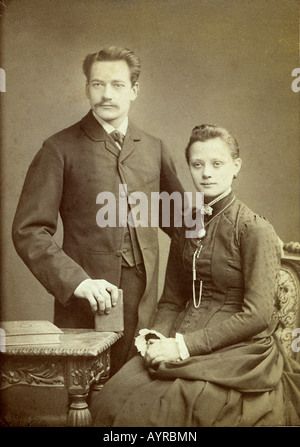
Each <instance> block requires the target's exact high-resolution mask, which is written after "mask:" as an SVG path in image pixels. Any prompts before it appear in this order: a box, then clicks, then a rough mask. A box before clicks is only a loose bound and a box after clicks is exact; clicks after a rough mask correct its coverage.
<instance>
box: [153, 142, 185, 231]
mask: <svg viewBox="0 0 300 447" xmlns="http://www.w3.org/2000/svg"><path fill="white" fill-rule="evenodd" d="M161 144H162V146H161V172H160V193H162V192H167V193H168V194H169V195H171V194H173V196H172V197H173V198H174V200H172V201H171V207H170V226H164V222H163V220H162V216H163V213H164V212H166V209H163V207H162V206H161V205H162V204H161V203H160V210H159V211H160V227H161V229H162V230H163V231H164V232H165V233H167V234H168V235H169V236H170V237H172V234H173V231H174V227H182V225H183V210H184V190H183V187H182V185H181V183H180V180H179V179H178V177H177V173H176V167H175V164H174V161H173V160H172V158H171V156H170V153H169V151H168V150H167V148H166V146H165V145H164V144H163V143H161Z"/></svg>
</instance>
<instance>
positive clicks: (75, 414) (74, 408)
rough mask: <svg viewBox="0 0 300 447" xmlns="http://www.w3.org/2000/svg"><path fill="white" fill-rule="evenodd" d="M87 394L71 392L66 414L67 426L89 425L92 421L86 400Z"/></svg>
mask: <svg viewBox="0 0 300 447" xmlns="http://www.w3.org/2000/svg"><path fill="white" fill-rule="evenodd" d="M87 396H88V394H71V395H70V398H71V404H70V410H69V414H68V426H69V427H89V426H90V425H91V423H92V418H91V413H90V411H89V409H88V404H87V402H86V398H87Z"/></svg>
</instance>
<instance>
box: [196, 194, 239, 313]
mask: <svg viewBox="0 0 300 447" xmlns="http://www.w3.org/2000/svg"><path fill="white" fill-rule="evenodd" d="M226 195H228V194H226ZM226 195H225V196H223V197H226ZM234 200H235V196H234V197H233V198H232V200H231V201H230V202H229V203H228V204H227V205H226V206H225V207H224V208H223V209H221V211H219V212H218V213H217V214H216V215H215V216H214V217H212V218H211V219H210V221H209V222H207V223H206V224H204V227H206V226H207V225H209V224H210V223H211V222H212V221H213V220H214V219H215V218H216V217H218V216H219V215H220V214H221V213H223V211H225V210H226V209H227V208H228V207H229V206H230V205H231V204H232V203H233V202H234ZM215 203H216V202H215ZM205 234H206V231H205V229H204V228H203V229H201V230H200V231H199V233H198V240H197V244H198V247H197V248H196V250H195V252H194V254H193V304H194V307H195V309H198V307H199V306H200V304H201V300H202V287H203V283H202V280H200V281H199V294H198V302H196V281H197V270H196V259H198V258H199V257H200V254H201V251H202V248H203V245H202V244H201V239H202V238H203V237H204V236H205Z"/></svg>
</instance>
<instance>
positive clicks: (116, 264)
mask: <svg viewBox="0 0 300 447" xmlns="http://www.w3.org/2000/svg"><path fill="white" fill-rule="evenodd" d="M121 183H122V184H127V188H128V194H130V193H131V192H133V191H143V192H144V193H145V194H146V195H147V197H148V199H149V203H150V194H151V192H160V191H167V192H168V193H169V194H171V193H172V192H174V191H180V192H182V189H181V188H182V187H181V185H180V182H179V180H178V178H177V176H176V171H175V167H174V164H173V162H172V160H171V158H170V156H169V155H168V153H167V152H166V150H165V148H164V146H163V144H162V142H161V141H160V140H159V139H157V138H154V137H153V136H150V135H148V134H147V133H145V132H143V131H141V130H140V129H138V128H137V127H135V126H134V125H133V124H132V123H131V122H130V123H129V126H128V131H127V134H126V137H125V141H124V144H123V147H122V150H121V152H120V151H119V149H118V148H117V147H116V145H115V144H114V142H113V140H112V138H111V136H109V135H108V134H107V133H106V132H105V130H104V129H103V127H102V126H101V125H100V124H99V123H98V121H97V120H96V119H95V118H94V116H93V114H92V112H91V111H90V112H89V113H88V114H87V115H86V116H85V117H84V118H83V119H82V120H81V121H80V122H78V123H76V124H74V125H73V126H71V127H69V128H67V129H64V130H62V131H61V132H58V133H57V134H55V135H54V136H52V137H50V138H49V139H47V140H46V141H45V142H44V144H43V147H42V148H41V149H40V151H39V152H38V153H37V155H36V156H35V158H34V160H33V162H32V164H31V165H30V167H29V170H28V173H27V176H26V179H25V183H24V186H23V190H22V194H21V197H20V201H19V204H18V207H17V211H16V215H15V218H14V222H13V233H12V234H13V241H14V244H15V248H16V250H17V252H18V254H19V255H20V257H21V258H22V259H23V261H24V262H25V263H26V264H27V266H28V267H29V269H30V270H31V272H32V273H33V274H34V275H35V277H36V278H37V279H38V280H39V281H40V282H41V283H42V284H43V285H44V287H45V288H46V289H47V290H48V292H49V293H51V294H52V295H54V297H55V300H57V303H59V306H58V308H59V307H60V308H62V305H63V306H64V309H66V310H67V309H68V307H70V312H71V309H74V306H73V305H74V302H76V306H80V305H82V303H83V302H85V301H86V300H80V299H76V298H75V297H74V295H73V292H74V290H75V289H76V287H77V286H78V285H79V284H80V283H81V282H82V281H83V280H85V279H87V278H93V279H106V280H107V281H109V282H111V283H113V284H115V285H116V286H117V287H119V285H120V277H121V263H122V252H121V249H122V242H123V237H124V231H125V229H124V228H123V227H116V228H111V227H105V228H100V227H99V226H98V225H97V223H96V215H97V211H98V210H99V208H100V206H99V205H97V203H96V197H97V195H98V194H99V193H100V192H102V191H110V192H113V193H114V194H115V196H116V199H117V200H116V202H117V208H118V195H119V184H121ZM58 213H60V215H61V218H62V222H63V228H64V238H63V245H62V247H60V246H58V245H57V243H56V242H55V241H54V239H53V235H54V234H55V232H56V229H57V220H58ZM149 219H150V216H149ZM117 222H118V213H117ZM136 234H137V239H138V243H139V246H140V249H141V252H142V255H143V260H144V264H145V270H146V288H145V292H144V295H143V297H142V299H141V301H140V306H139V323H138V327H137V330H138V329H139V328H142V327H147V326H148V325H149V324H151V317H152V316H153V313H154V310H155V306H156V302H157V283H158V229H157V228H152V227H151V226H148V227H137V228H136ZM70 303H73V305H72V306H70ZM70 318H71V320H72V315H71V314H70V315H69V316H68V319H67V321H65V322H64V321H61V318H60V317H59V315H55V316H54V322H56V321H60V326H61V327H63V326H64V323H66V324H67V325H68V327H71V324H72V322H71V323H70V321H71V320H70ZM74 326H76V325H75V324H74Z"/></svg>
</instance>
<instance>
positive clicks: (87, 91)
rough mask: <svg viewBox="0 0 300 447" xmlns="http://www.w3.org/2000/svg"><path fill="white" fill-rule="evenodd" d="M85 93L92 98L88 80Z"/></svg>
mask: <svg viewBox="0 0 300 447" xmlns="http://www.w3.org/2000/svg"><path fill="white" fill-rule="evenodd" d="M85 94H86V96H87V97H88V99H90V92H89V83H88V82H86V84H85Z"/></svg>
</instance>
